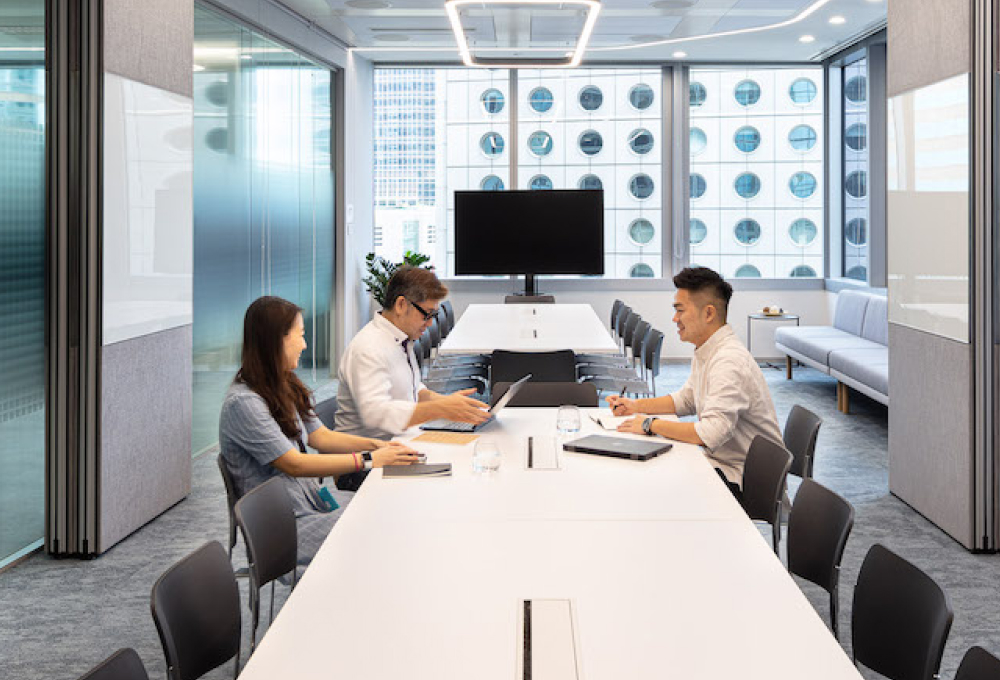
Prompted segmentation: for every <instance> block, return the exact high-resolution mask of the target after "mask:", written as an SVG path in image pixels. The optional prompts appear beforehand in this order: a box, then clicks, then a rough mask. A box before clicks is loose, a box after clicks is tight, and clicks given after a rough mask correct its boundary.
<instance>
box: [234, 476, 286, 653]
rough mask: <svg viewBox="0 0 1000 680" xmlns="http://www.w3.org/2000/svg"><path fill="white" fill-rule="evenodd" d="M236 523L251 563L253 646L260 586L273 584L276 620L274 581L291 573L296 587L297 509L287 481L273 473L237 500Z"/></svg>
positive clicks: (254, 643) (255, 638)
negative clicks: (290, 495) (285, 483)
mask: <svg viewBox="0 0 1000 680" xmlns="http://www.w3.org/2000/svg"><path fill="white" fill-rule="evenodd" d="M235 514H236V524H237V525H238V526H239V527H240V532H241V533H242V534H243V542H244V543H246V546H247V562H249V564H250V615H251V616H252V617H253V618H252V620H251V629H250V630H251V633H250V650H251V651H253V649H254V648H255V647H256V646H257V624H258V622H259V620H260V589H261V588H263V587H264V586H266V585H267V584H268V583H270V584H271V620H272V621H273V620H274V582H275V581H276V580H277V579H278V578H280V577H282V576H284V575H285V574H288V573H291V574H292V587H293V588H294V587H295V577H296V573H295V572H296V569H295V567H296V564H297V560H298V532H297V530H296V527H295V510H294V509H293V508H292V501H291V499H289V498H288V492H287V491H285V485H284V482H283V481H282V480H281V479H279V478H277V477H272V478H271V479H269V480H267V481H266V482H264V483H263V484H261V485H260V486H258V487H256V488H255V489H253V490H251V491H249V492H248V493H247V494H246V495H245V496H243V498H241V499H240V500H239V501H238V502H237V503H236V508H235Z"/></svg>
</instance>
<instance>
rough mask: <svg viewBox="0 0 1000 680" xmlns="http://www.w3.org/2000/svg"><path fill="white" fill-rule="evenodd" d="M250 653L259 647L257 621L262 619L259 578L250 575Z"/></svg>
mask: <svg viewBox="0 0 1000 680" xmlns="http://www.w3.org/2000/svg"><path fill="white" fill-rule="evenodd" d="M250 618H251V621H250V653H251V654H253V652H254V650H255V649H257V623H258V622H259V621H260V588H258V587H257V579H255V578H254V577H253V573H252V572H251V575H250Z"/></svg>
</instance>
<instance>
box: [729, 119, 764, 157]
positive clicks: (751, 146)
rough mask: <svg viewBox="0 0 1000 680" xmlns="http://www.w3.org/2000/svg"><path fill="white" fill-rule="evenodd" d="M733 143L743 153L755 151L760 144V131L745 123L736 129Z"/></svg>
mask: <svg viewBox="0 0 1000 680" xmlns="http://www.w3.org/2000/svg"><path fill="white" fill-rule="evenodd" d="M733 143H734V144H736V148H737V149H739V150H740V151H742V152H743V153H753V152H754V151H756V150H757V147H759V146H760V132H758V131H757V128H755V127H752V126H750V125H744V126H743V127H741V128H740V129H739V130H737V131H736V134H735V135H734V136H733Z"/></svg>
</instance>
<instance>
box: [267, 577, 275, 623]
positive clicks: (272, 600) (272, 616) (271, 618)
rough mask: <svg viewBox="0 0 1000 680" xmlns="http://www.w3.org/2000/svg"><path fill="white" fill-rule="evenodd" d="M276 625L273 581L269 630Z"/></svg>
mask: <svg viewBox="0 0 1000 680" xmlns="http://www.w3.org/2000/svg"><path fill="white" fill-rule="evenodd" d="M272 623H274V581H271V613H270V614H269V621H268V624H267V625H268V628H270V627H271V624H272Z"/></svg>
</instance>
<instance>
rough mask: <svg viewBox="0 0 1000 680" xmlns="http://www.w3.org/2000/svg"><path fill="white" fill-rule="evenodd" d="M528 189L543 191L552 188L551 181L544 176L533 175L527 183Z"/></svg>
mask: <svg viewBox="0 0 1000 680" xmlns="http://www.w3.org/2000/svg"><path fill="white" fill-rule="evenodd" d="M528 188H529V189H532V190H533V191H545V190H546V189H551V188H552V180H551V179H549V178H548V177H546V176H545V175H535V176H534V177H532V178H531V181H530V182H528Z"/></svg>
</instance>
